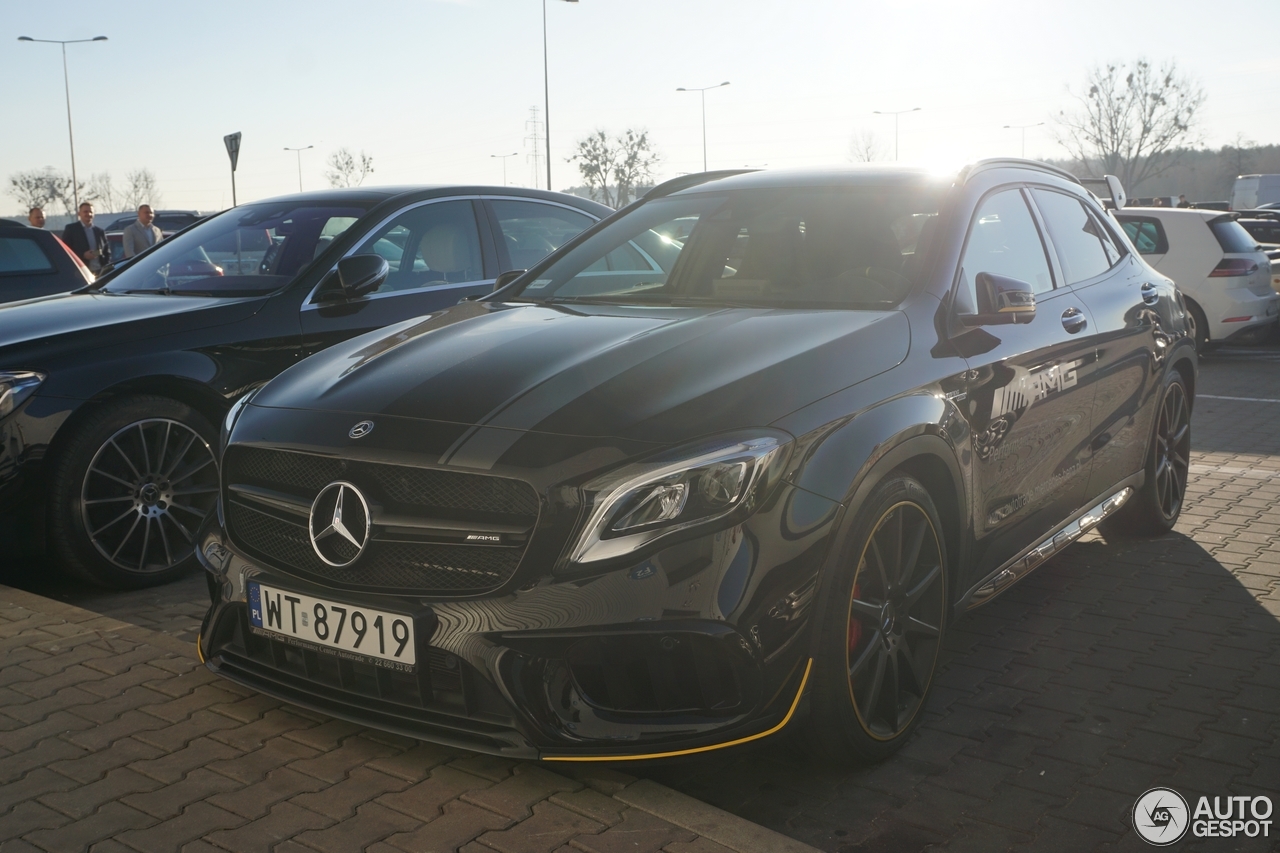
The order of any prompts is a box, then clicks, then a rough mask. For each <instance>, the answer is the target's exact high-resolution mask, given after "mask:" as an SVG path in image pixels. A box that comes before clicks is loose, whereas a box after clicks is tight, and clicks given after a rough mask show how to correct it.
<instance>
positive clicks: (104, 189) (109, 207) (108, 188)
mask: <svg viewBox="0 0 1280 853" xmlns="http://www.w3.org/2000/svg"><path fill="white" fill-rule="evenodd" d="M81 197H82V198H84V199H85V200H86V201H92V202H96V203H97V204H98V206H99V207H101V208H102V212H103V213H115V212H116V211H118V210H120V206H121V205H122V204H123V203H124V199H122V198H121V197H120V191H119V190H117V189H116V187H115V185H114V184H113V183H112V182H111V173H110V172H99V173H98V174H96V175H93V176H92V177H90V178H89V191H88V193H87V194H85V195H83V196H81Z"/></svg>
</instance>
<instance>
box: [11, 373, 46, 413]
mask: <svg viewBox="0 0 1280 853" xmlns="http://www.w3.org/2000/svg"><path fill="white" fill-rule="evenodd" d="M43 381H44V374H43V373H36V372H34V371H31V370H0V418H3V417H4V416H5V415H8V414H9V413H10V412H12V411H13V410H14V409H16V408H18V407H19V406H21V405H22V404H23V402H24V401H25V400H26V399H27V398H28V397H30V396H31V395H32V394H34V393H36V389H37V388H39V387H40V383H41V382H43Z"/></svg>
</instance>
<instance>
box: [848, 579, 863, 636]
mask: <svg viewBox="0 0 1280 853" xmlns="http://www.w3.org/2000/svg"><path fill="white" fill-rule="evenodd" d="M861 594H862V588H861V585H860V584H854V585H853V597H854V598H857V597H858V596H860V595H861ZM861 642H862V620H861V619H859V618H857V617H856V616H853V617H850V619H849V651H850V652H853V651H855V650H856V649H857V648H858V644H859V643H861Z"/></svg>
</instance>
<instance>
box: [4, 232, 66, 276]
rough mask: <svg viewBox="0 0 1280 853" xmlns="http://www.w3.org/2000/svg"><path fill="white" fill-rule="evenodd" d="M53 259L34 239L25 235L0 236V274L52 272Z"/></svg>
mask: <svg viewBox="0 0 1280 853" xmlns="http://www.w3.org/2000/svg"><path fill="white" fill-rule="evenodd" d="M53 271H54V267H53V261H51V260H49V258H48V257H46V256H45V253H44V250H43V249H41V248H40V247H39V246H38V245H36V241H35V240H29V239H27V238H26V237H0V275H4V274H6V273H12V274H14V275H16V274H18V273H42V272H53Z"/></svg>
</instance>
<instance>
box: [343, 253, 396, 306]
mask: <svg viewBox="0 0 1280 853" xmlns="http://www.w3.org/2000/svg"><path fill="white" fill-rule="evenodd" d="M390 274H391V266H390V264H388V263H387V259H386V258H384V257H382V256H381V255H352V256H351V257H349V258H343V259H342V260H340V261H338V284H339V286H340V287H341V288H342V293H343V295H344V296H346V297H347V298H348V299H352V298H355V297H357V296H364V295H365V294H367V293H372V292H373V291H375V290H377V289H378V288H379V287H381V286H382V284H383V282H385V281H386V280H387V276H389V275H390Z"/></svg>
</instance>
